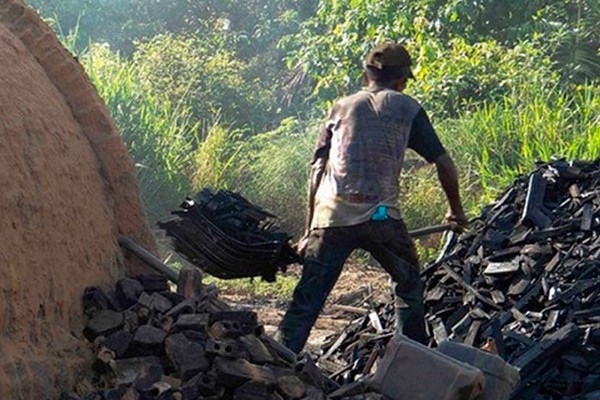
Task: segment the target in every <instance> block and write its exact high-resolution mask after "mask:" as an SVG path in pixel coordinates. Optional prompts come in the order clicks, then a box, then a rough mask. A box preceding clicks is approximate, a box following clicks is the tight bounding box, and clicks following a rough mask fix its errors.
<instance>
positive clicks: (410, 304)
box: [279, 219, 427, 353]
mask: <svg viewBox="0 0 600 400" xmlns="http://www.w3.org/2000/svg"><path fill="white" fill-rule="evenodd" d="M358 248H360V249H364V250H366V251H368V252H369V253H370V254H371V255H372V256H373V257H374V258H375V259H376V260H377V261H378V262H379V263H380V264H381V266H382V267H383V269H385V271H387V272H388V273H389V274H390V276H391V277H392V281H393V282H394V293H395V295H396V306H397V308H398V309H399V314H398V318H399V319H400V321H398V322H399V326H400V327H401V329H402V331H403V333H404V334H405V335H407V336H408V337H410V338H412V339H414V340H417V341H419V342H421V343H424V342H426V341H427V337H426V333H425V318H424V314H425V313H424V306H423V283H422V281H421V279H420V276H419V260H418V256H417V252H416V250H415V246H414V243H413V241H412V239H411V238H410V236H409V235H408V231H407V229H406V226H405V225H404V222H403V221H402V220H395V219H387V220H384V221H367V222H364V223H362V224H359V225H354V226H345V227H333V228H324V229H313V230H312V231H311V232H310V235H309V238H308V245H307V248H306V254H305V258H304V268H303V271H302V277H301V278H300V282H298V285H297V286H296V288H295V290H294V295H293V299H292V303H291V305H290V307H289V308H288V311H287V313H286V314H285V316H284V318H283V321H282V322H281V325H280V332H279V334H280V339H281V341H282V343H283V344H284V345H286V346H287V347H288V348H290V349H291V350H293V351H294V352H296V353H298V352H300V351H301V350H302V348H303V347H304V344H305V343H306V340H307V339H308V335H309V334H310V330H311V329H312V327H313V325H314V323H315V321H316V320H317V317H318V316H319V313H320V312H321V309H322V308H323V304H325V300H326V299H327V296H328V295H329V293H330V292H331V289H333V286H334V285H335V283H336V281H337V279H338V277H339V276H340V273H341V272H342V268H343V266H344V263H345V262H346V260H347V259H348V257H349V256H350V253H352V251H353V250H355V249H358Z"/></svg>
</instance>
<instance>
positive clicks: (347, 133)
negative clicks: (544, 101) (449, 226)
mask: <svg viewBox="0 0 600 400" xmlns="http://www.w3.org/2000/svg"><path fill="white" fill-rule="evenodd" d="M410 66H411V59H410V56H409V54H408V52H407V51H406V49H405V48H404V47H403V46H401V45H399V44H396V43H392V42H386V43H383V44H381V45H379V46H377V47H376V48H375V49H374V50H373V51H372V52H371V53H369V55H368V56H367V58H366V61H365V81H366V83H367V85H368V88H367V89H366V90H363V91H360V92H358V93H355V94H353V95H351V96H349V97H346V98H344V99H342V100H340V101H338V102H337V103H336V104H335V105H334V107H333V108H332V110H331V111H330V113H329V117H328V119H327V122H326V124H325V126H324V127H323V130H322V132H321V134H320V137H319V139H318V141H317V146H316V149H315V152H314V155H313V158H312V161H311V172H310V189H309V207H308V216H307V233H306V234H305V236H304V238H303V239H301V241H300V243H299V246H298V250H299V252H300V253H301V255H303V256H304V268H303V273H302V278H301V279H300V282H299V283H298V285H297V286H296V289H295V290H294V295H293V300H292V303H291V305H290V308H289V309H288V311H287V313H286V315H285V317H284V319H283V321H282V323H281V326H280V332H279V333H280V337H281V341H282V342H283V344H285V345H286V346H287V347H289V348H290V349H291V350H293V351H295V352H300V351H301V350H302V348H303V347H304V344H305V343H306V340H307V338H308V335H309V333H310V330H311V328H312V326H313V324H314V323H315V321H316V319H317V317H318V315H319V312H320V311H321V308H322V307H323V304H324V303H325V300H326V298H327V296H328V295H329V293H330V291H331V289H332V288H333V286H334V284H335V282H336V281H337V279H338V277H339V275H340V272H341V271H342V267H343V265H344V263H345V261H346V259H347V258H348V257H349V255H350V253H351V252H352V251H353V250H355V249H357V248H362V249H365V250H367V251H368V252H370V253H371V255H372V256H373V257H374V258H375V259H376V260H377V261H378V262H379V263H380V264H381V266H382V267H383V268H384V269H385V270H386V271H387V272H388V273H389V274H390V275H391V277H392V280H393V282H394V292H395V295H396V303H395V305H396V321H397V331H398V332H402V333H404V334H405V335H407V336H408V337H410V338H412V339H414V340H417V341H419V342H421V343H426V341H427V340H428V339H427V336H426V333H425V319H424V305H423V283H422V282H421V279H420V276H419V263H418V257H417V253H416V250H415V247H414V244H413V242H412V239H411V238H410V237H409V236H408V232H407V229H406V226H405V225H404V223H403V222H402V219H401V217H400V210H399V208H398V194H399V176H400V170H401V168H402V162H403V159H404V154H405V151H406V149H407V148H411V149H413V150H414V151H416V152H417V153H418V154H420V155H421V156H422V157H424V158H425V159H426V160H427V161H429V162H431V163H434V164H435V166H436V168H437V172H438V177H439V180H440V183H441V185H442V188H443V190H444V192H445V194H446V197H447V199H448V203H449V206H450V207H449V212H448V214H447V219H448V221H450V222H453V223H455V224H456V226H457V227H458V228H460V227H462V226H465V225H466V223H467V220H466V217H465V214H464V212H463V209H462V205H461V201H460V196H459V189H458V178H457V172H456V169H455V167H454V163H453V162H452V160H451V159H450V157H449V156H448V154H447V153H446V151H445V150H444V147H443V146H442V144H441V143H440V141H439V139H438V137H437V135H436V133H435V131H434V129H433V127H432V126H431V123H430V122H429V119H428V117H427V115H426V114H425V111H424V110H423V108H422V107H421V106H420V105H419V103H418V102H417V101H415V100H414V99H412V98H411V97H409V96H407V95H404V94H402V92H403V91H404V89H405V88H406V84H407V81H408V79H409V78H413V75H412V72H411V70H410ZM423 201H427V200H426V199H423Z"/></svg>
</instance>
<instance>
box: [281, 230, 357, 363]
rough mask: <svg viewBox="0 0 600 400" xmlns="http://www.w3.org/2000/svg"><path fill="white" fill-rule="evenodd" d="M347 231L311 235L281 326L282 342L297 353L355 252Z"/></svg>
mask: <svg viewBox="0 0 600 400" xmlns="http://www.w3.org/2000/svg"><path fill="white" fill-rule="evenodd" d="M348 229H350V228H345V227H344V228H327V229H315V230H313V231H312V232H311V234H310V236H309V239H308V240H309V242H308V245H307V248H306V255H305V258H304V267H303V270H302V278H300V282H298V285H297V286H296V289H295V290H294V296H293V299H292V303H291V305H290V307H289V309H288V311H287V312H286V314H285V317H284V318H283V321H282V322H281V325H280V327H279V330H280V337H281V341H282V343H283V344H284V345H285V346H287V347H288V348H290V349H291V350H293V351H294V352H296V353H299V352H300V351H301V350H302V348H303V347H304V344H305V343H306V340H307V339H308V335H309V334H310V330H311V329H312V327H313V325H314V323H315V321H316V320H317V317H318V316H319V313H320V312H321V308H322V307H323V304H324V303H325V300H326V299H327V296H328V295H329V293H330V292H331V289H333V286H334V285H335V282H336V281H337V279H338V277H339V276H340V272H341V271H342V267H343V266H344V262H346V259H347V258H348V256H349V255H350V253H351V252H352V250H353V245H352V243H351V242H350V240H349V237H348V235H347V230H348Z"/></svg>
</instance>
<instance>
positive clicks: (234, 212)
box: [159, 189, 298, 282]
mask: <svg viewBox="0 0 600 400" xmlns="http://www.w3.org/2000/svg"><path fill="white" fill-rule="evenodd" d="M180 208H181V210H178V211H174V212H173V213H172V214H173V215H174V218H173V219H171V220H169V221H165V222H162V223H159V226H160V227H161V228H162V229H164V230H165V232H166V235H167V236H169V237H171V238H172V239H173V247H174V249H175V251H177V252H178V253H179V254H181V255H182V256H183V257H184V258H186V259H187V260H188V261H189V262H191V263H192V264H194V265H195V266H197V267H198V268H200V269H202V270H204V271H206V272H207V273H209V274H211V275H213V276H216V277H218V278H221V279H236V278H247V277H255V276H261V277H262V278H263V279H265V280H266V281H268V282H272V281H274V280H275V275H276V273H277V271H278V270H280V269H283V268H285V267H286V266H287V265H289V264H292V263H294V262H297V261H298V256H297V254H296V253H295V251H294V250H293V249H292V247H291V246H290V244H289V239H290V238H289V237H288V234H287V233H285V232H281V231H279V230H278V226H277V224H276V220H277V217H276V216H275V215H273V214H270V213H268V212H266V211H264V210H262V209H261V208H259V207H257V206H255V205H253V204H251V203H250V202H249V201H248V200H246V199H245V198H244V197H242V196H240V195H239V194H236V193H233V192H230V191H226V190H220V191H218V192H216V193H213V192H212V191H210V190H208V189H203V190H202V191H200V192H199V193H198V194H197V195H196V196H195V198H194V199H187V200H186V201H185V202H184V203H183V204H181V206H180Z"/></svg>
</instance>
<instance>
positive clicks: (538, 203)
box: [319, 160, 600, 400]
mask: <svg viewBox="0 0 600 400" xmlns="http://www.w3.org/2000/svg"><path fill="white" fill-rule="evenodd" d="M599 256H600V163H599V162H598V161H596V162H593V163H587V162H575V163H567V162H565V161H562V160H560V161H555V162H551V163H546V164H540V165H538V168H537V169H536V170H535V171H534V172H532V173H531V174H529V175H528V176H522V177H520V178H518V179H517V180H516V181H515V182H514V184H513V185H511V187H509V188H508V190H506V191H505V193H503V195H501V196H500V197H499V198H498V200H497V201H496V202H494V203H493V204H491V205H490V206H488V207H486V208H485V209H484V210H483V212H482V214H481V216H480V217H479V218H478V219H477V221H475V222H474V224H473V225H472V229H471V230H470V231H469V232H468V233H466V234H463V235H461V236H460V237H458V238H457V237H451V238H450V239H449V240H448V243H447V245H446V246H445V248H444V250H443V252H442V254H441V255H440V257H439V258H438V260H436V261H435V262H433V263H430V264H429V265H427V266H426V267H425V269H424V271H423V274H422V275H423V278H424V280H425V282H426V291H425V302H426V307H427V310H428V315H427V320H428V328H429V333H430V336H431V337H432V346H435V345H437V344H439V343H441V342H442V341H444V340H454V341H459V342H463V343H465V344H469V345H473V346H477V347H481V346H483V345H484V344H485V343H486V342H489V339H490V338H491V339H493V342H489V343H494V347H495V350H496V351H497V352H498V354H499V355H500V356H502V357H503V358H504V359H505V360H507V361H508V362H510V363H511V364H512V365H514V366H516V367H517V368H518V369H519V370H520V374H521V384H520V386H519V387H518V388H517V389H516V390H515V391H514V393H513V395H512V398H513V399H535V400H545V399H548V400H549V399H571V398H572V399H596V398H600V259H599ZM392 325H393V306H392V304H391V303H390V304H384V305H381V306H379V308H377V309H376V310H374V312H372V313H371V314H369V315H367V316H364V317H361V318H359V319H357V320H356V321H355V322H354V323H353V324H352V325H350V326H349V327H348V328H347V329H346V330H345V331H344V332H343V333H342V334H341V335H340V336H336V337H332V338H331V339H330V340H329V341H328V342H327V344H326V345H325V346H324V347H323V356H321V360H320V361H319V365H321V366H323V368H325V369H326V370H328V371H329V372H331V373H334V374H335V376H336V377H337V381H338V382H349V381H352V380H354V379H356V378H357V377H359V376H360V375H361V374H363V373H365V372H367V371H368V370H369V369H370V367H371V364H372V360H374V359H375V358H376V357H377V354H380V353H381V351H382V349H383V346H384V345H385V343H386V341H387V340H388V339H389V337H390V336H391V329H392ZM344 365H350V366H351V368H348V367H344Z"/></svg>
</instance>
